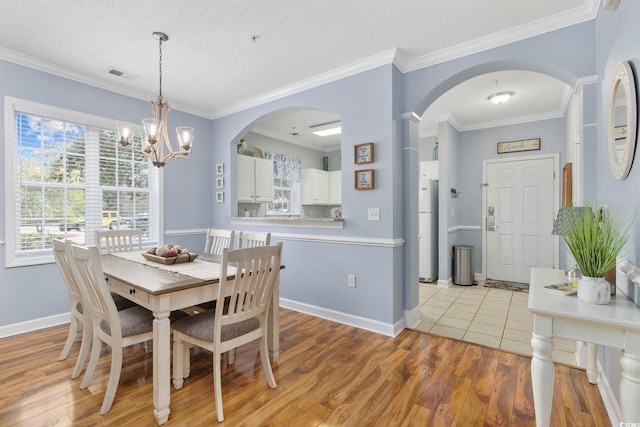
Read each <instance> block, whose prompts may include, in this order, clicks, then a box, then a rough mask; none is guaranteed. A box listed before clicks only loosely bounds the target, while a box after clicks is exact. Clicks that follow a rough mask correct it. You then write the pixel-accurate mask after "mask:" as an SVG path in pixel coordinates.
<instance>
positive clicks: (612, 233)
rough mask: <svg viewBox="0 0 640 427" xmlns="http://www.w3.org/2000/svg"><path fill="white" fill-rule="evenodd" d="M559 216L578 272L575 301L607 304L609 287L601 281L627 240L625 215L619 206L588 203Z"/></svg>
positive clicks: (628, 221) (628, 223) (628, 219)
mask: <svg viewBox="0 0 640 427" xmlns="http://www.w3.org/2000/svg"><path fill="white" fill-rule="evenodd" d="M568 209H569V211H568V212H567V213H568V214H567V213H565V215H563V220H562V233H561V235H562V238H563V239H564V241H565V243H566V244H567V247H568V248H569V251H570V252H571V255H573V258H574V259H575V261H576V264H578V267H579V268H580V270H582V278H581V279H580V280H579V281H578V298H579V299H580V300H582V301H586V302H589V303H592V304H608V303H609V301H610V300H611V285H610V284H609V282H607V281H606V279H605V278H604V276H605V274H606V272H607V271H609V270H610V269H611V268H612V267H613V266H614V265H615V264H616V258H617V257H618V254H620V251H622V248H624V246H625V245H626V244H627V242H628V241H629V230H630V227H631V221H630V217H629V215H628V212H627V211H626V210H625V209H623V208H621V207H619V206H616V207H610V208H608V209H607V208H605V207H601V206H600V207H597V208H595V209H593V208H592V207H591V206H589V204H586V205H585V206H583V207H573V208H568Z"/></svg>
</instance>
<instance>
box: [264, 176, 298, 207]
mask: <svg viewBox="0 0 640 427" xmlns="http://www.w3.org/2000/svg"><path fill="white" fill-rule="evenodd" d="M267 205H268V206H267V215H299V214H300V184H299V183H291V182H289V181H287V180H285V179H282V178H273V202H269V203H268V204H267Z"/></svg>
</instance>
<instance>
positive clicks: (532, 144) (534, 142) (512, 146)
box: [498, 138, 540, 154]
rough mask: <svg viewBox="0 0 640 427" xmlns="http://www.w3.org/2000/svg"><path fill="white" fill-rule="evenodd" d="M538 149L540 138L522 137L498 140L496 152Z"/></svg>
mask: <svg viewBox="0 0 640 427" xmlns="http://www.w3.org/2000/svg"><path fill="white" fill-rule="evenodd" d="M539 149H540V138H533V139H522V140H520V141H508V142H498V154H504V153H515V152H518V151H531V150H539Z"/></svg>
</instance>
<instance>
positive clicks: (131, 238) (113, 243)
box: [96, 230, 142, 254]
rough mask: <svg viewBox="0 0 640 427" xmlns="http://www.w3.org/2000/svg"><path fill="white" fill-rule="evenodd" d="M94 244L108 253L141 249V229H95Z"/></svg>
mask: <svg viewBox="0 0 640 427" xmlns="http://www.w3.org/2000/svg"><path fill="white" fill-rule="evenodd" d="M96 246H97V247H98V248H100V250H101V251H102V249H103V248H104V252H105V253H108V254H110V253H112V252H125V251H135V250H142V231H141V230H96Z"/></svg>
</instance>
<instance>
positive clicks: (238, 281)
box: [172, 243, 282, 422]
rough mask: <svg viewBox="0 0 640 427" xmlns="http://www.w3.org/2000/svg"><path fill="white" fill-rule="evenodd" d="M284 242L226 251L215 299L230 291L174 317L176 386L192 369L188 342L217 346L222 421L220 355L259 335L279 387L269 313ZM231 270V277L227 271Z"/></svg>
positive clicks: (268, 375)
mask: <svg viewBox="0 0 640 427" xmlns="http://www.w3.org/2000/svg"><path fill="white" fill-rule="evenodd" d="M281 257H282V243H278V244H277V245H276V246H263V247H256V248H246V249H238V250H234V251H230V250H229V249H224V250H223V252H222V263H221V269H220V286H218V287H217V299H218V300H220V299H222V298H224V297H225V296H230V304H229V306H228V308H227V309H225V308H224V306H223V305H222V304H218V306H217V307H216V308H215V309H213V310H209V311H205V312H202V313H198V314H194V315H192V316H189V317H185V318H184V319H180V320H178V321H176V322H175V323H174V324H173V326H172V331H173V386H174V388H176V389H180V388H182V386H183V384H184V378H187V377H188V376H189V373H190V360H189V358H190V353H189V348H190V347H189V344H193V345H195V346H198V347H201V348H204V349H207V350H209V351H211V352H213V388H214V397H215V403H216V413H217V417H218V421H219V422H222V421H223V420H224V413H223V409H222V372H221V370H222V367H221V355H222V353H225V352H227V351H230V350H233V349H235V348H236V347H239V346H241V345H243V344H246V343H249V342H251V341H255V340H260V357H261V359H262V369H263V371H264V374H265V377H266V379H267V383H268V385H269V387H271V388H275V387H276V380H275V378H274V376H273V371H272V370H271V364H270V362H269V354H268V352H267V332H268V331H267V313H268V312H269V306H270V304H271V299H272V296H273V288H274V286H275V283H276V279H277V277H278V274H279V271H280V261H281ZM229 274H232V276H231V278H229V277H228V275H229Z"/></svg>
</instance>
